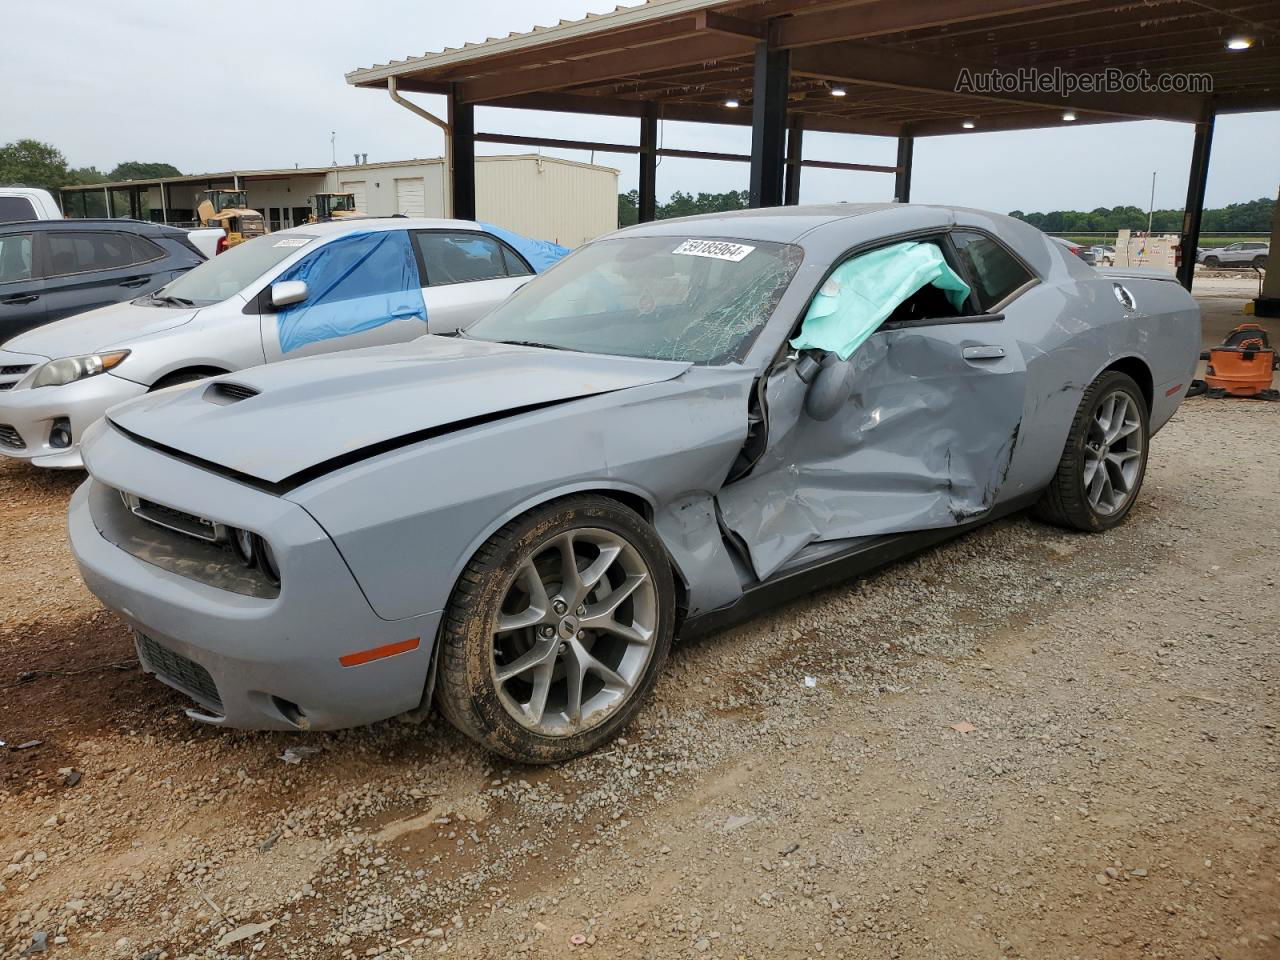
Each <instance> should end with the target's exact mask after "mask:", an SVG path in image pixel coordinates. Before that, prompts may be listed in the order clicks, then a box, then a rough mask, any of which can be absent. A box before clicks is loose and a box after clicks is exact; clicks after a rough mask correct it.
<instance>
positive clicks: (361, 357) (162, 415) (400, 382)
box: [108, 336, 690, 486]
mask: <svg viewBox="0 0 1280 960" xmlns="http://www.w3.org/2000/svg"><path fill="white" fill-rule="evenodd" d="M689 366H690V365H689V364H687V363H677V362H672V361H664V360H643V359H633V358H628V357H611V356H602V355H598V354H586V353H571V352H566V351H561V350H547V349H540V348H533V347H519V346H512V345H508V344H497V343H489V342H487V341H482V340H466V339H462V338H451V337H450V338H447V337H435V336H429V337H423V338H421V339H419V340H415V341H413V342H411V343H406V344H400V345H397V346H390V347H369V348H366V349H363V350H352V351H348V352H346V353H337V354H328V355H322V356H316V357H305V358H300V359H297V360H291V361H288V362H285V363H277V364H271V365H268V366H262V367H253V368H251V369H248V370H241V371H239V372H237V373H234V374H228V375H226V376H224V377H218V378H216V379H214V380H212V381H206V382H203V383H200V384H198V385H195V386H191V387H181V388H177V387H175V388H172V389H169V390H161V391H158V392H156V393H153V394H149V395H147V396H145V397H141V398H139V399H138V400H135V401H133V402H131V403H127V404H124V405H123V406H120V407H116V408H115V409H113V410H112V411H111V412H110V414H109V415H108V420H110V421H111V422H112V423H113V424H115V425H116V426H117V427H120V428H122V429H124V430H125V431H127V432H129V433H131V434H133V435H134V436H135V437H137V438H140V439H141V440H143V441H146V442H150V443H152V444H155V445H157V446H159V447H161V448H165V449H168V450H171V451H173V452H176V453H178V454H182V455H186V456H189V457H194V458H196V459H198V460H201V461H204V462H206V463H208V464H209V465H211V466H212V467H214V468H218V469H222V470H225V471H230V472H233V473H235V474H239V475H241V476H244V477H248V478H251V479H253V480H257V481H260V482H264V483H267V484H282V485H285V486H292V485H295V484H297V483H299V482H302V480H303V479H305V478H304V477H302V476H301V475H302V474H304V473H305V474H308V475H313V474H317V473H323V472H325V471H326V470H329V469H336V468H338V467H340V466H343V465H345V464H348V463H352V462H355V461H357V460H360V459H363V458H365V457H368V456H373V455H375V454H377V453H381V452H383V451H385V450H388V449H394V448H395V447H397V446H403V445H405V444H408V443H414V442H418V441H420V440H427V439H430V438H431V437H434V436H439V435H441V434H444V433H448V432H452V431H454V430H459V429H464V428H466V427H470V426H477V425H480V424H482V423H485V422H490V421H492V420H495V419H500V418H504V417H508V416H514V415H517V414H519V413H523V412H528V411H531V410H534V409H537V408H539V407H545V406H549V405H552V404H556V403H561V402H564V401H567V400H574V399H577V398H581V397H588V396H593V395H595V394H600V393H609V392H612V391H615V390H625V389H627V388H630V387H638V386H643V385H645V384H650V383H660V382H662V381H665V380H671V379H673V378H675V377H678V376H679V375H680V374H682V373H684V372H685V371H686V370H688V369H689ZM229 386H230V389H228V387H229ZM245 388H247V389H245ZM246 394H248V396H246ZM548 455H550V451H548Z"/></svg>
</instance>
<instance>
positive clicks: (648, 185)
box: [637, 103, 658, 223]
mask: <svg viewBox="0 0 1280 960" xmlns="http://www.w3.org/2000/svg"><path fill="white" fill-rule="evenodd" d="M637 213H638V216H639V220H640V222H641V223H648V222H649V221H651V220H654V219H656V218H657V216H658V105H657V104H656V103H646V104H645V105H644V114H643V115H642V116H641V117H640V203H639V205H638V207H637Z"/></svg>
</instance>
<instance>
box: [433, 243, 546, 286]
mask: <svg viewBox="0 0 1280 960" xmlns="http://www.w3.org/2000/svg"><path fill="white" fill-rule="evenodd" d="M414 242H415V243H416V244H417V246H418V254H419V256H421V258H422V265H423V267H424V268H425V269H426V272H427V285H428V286H432V287H439V286H443V285H445V284H449V283H470V282H472V281H475V280H493V279H495V278H497V277H505V276H509V275H512V274H513V273H514V271H510V270H509V269H508V262H509V260H511V261H517V262H518V261H519V258H518V257H516V256H515V255H514V254H511V253H508V252H507V251H505V250H503V248H502V245H501V244H499V243H498V241H497V240H495V239H494V238H493V237H490V236H485V235H483V234H478V233H444V232H441V231H429V232H422V233H416V234H414ZM521 266H522V267H523V264H521ZM528 272H529V270H528V269H527V268H525V269H522V270H520V271H519V272H518V273H514V275H515V276H524V275H525V274H527V273H528Z"/></svg>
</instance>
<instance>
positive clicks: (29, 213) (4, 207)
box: [0, 197, 36, 223]
mask: <svg viewBox="0 0 1280 960" xmlns="http://www.w3.org/2000/svg"><path fill="white" fill-rule="evenodd" d="M34 219H36V208H35V207H33V206H32V205H31V201H30V200H28V199H27V198H26V197H0V223H14V222H15V221H17V220H34Z"/></svg>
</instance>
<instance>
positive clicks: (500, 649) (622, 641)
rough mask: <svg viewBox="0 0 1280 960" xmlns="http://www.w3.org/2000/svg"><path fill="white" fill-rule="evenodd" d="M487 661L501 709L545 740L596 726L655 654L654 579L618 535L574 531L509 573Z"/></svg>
mask: <svg viewBox="0 0 1280 960" xmlns="http://www.w3.org/2000/svg"><path fill="white" fill-rule="evenodd" d="M495 622H496V625H497V626H496V629H495V631H494V636H493V645H492V651H491V658H490V663H491V667H492V670H493V679H494V686H495V687H496V689H497V692H498V698H499V700H500V701H501V703H502V705H503V708H504V709H505V710H506V711H507V713H509V714H510V715H511V716H512V717H513V718H514V719H515V720H516V721H517V722H518V723H520V724H521V725H522V726H524V727H526V728H528V729H529V730H531V731H533V732H535V733H538V734H540V735H542V736H547V737H568V736H573V735H576V734H579V733H582V732H583V731H584V730H589V729H591V728H592V727H594V726H596V725H598V724H600V723H602V722H603V721H604V720H605V719H606V718H607V717H609V716H610V715H612V714H613V713H614V712H616V711H617V709H618V708H619V707H621V706H622V705H623V704H625V703H626V702H627V701H628V700H630V698H631V696H632V695H633V694H634V692H635V690H636V688H637V687H638V685H639V684H640V682H641V680H642V678H643V677H644V674H645V670H646V668H647V667H648V664H649V661H650V659H651V658H652V656H653V649H654V643H653V641H654V638H655V636H656V631H657V624H658V599H657V591H656V589H655V587H654V582H653V574H652V571H650V570H649V568H648V565H647V564H646V563H645V561H644V559H643V558H642V557H641V556H640V553H639V551H637V550H636V548H635V547H634V546H632V545H631V544H630V543H628V542H627V540H626V539H625V538H623V537H622V536H620V535H618V534H616V533H614V532H612V531H609V530H603V529H599V528H594V527H582V528H577V529H573V530H570V531H568V532H566V533H562V534H560V535H559V536H557V537H554V538H553V539H551V540H549V541H547V542H546V543H544V544H542V545H541V546H540V547H538V548H537V549H535V550H534V552H533V553H532V554H531V555H530V556H528V557H527V558H526V559H525V561H524V562H523V563H522V564H521V565H520V566H519V567H518V568H517V569H516V571H515V573H514V575H513V577H512V579H511V582H510V585H509V586H508V588H507V590H506V593H505V595H504V596H503V600H502V604H501V606H500V609H499V610H498V613H497V617H496V619H495Z"/></svg>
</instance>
